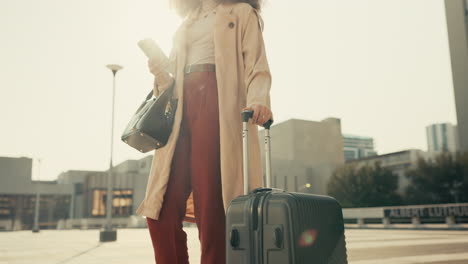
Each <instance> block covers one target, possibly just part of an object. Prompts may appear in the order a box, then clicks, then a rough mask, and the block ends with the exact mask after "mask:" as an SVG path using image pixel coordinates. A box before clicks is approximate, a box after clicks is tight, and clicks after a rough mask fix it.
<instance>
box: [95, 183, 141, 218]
mask: <svg viewBox="0 0 468 264" xmlns="http://www.w3.org/2000/svg"><path fill="white" fill-rule="evenodd" d="M106 194H107V190H105V189H95V190H93V205H92V210H91V215H92V216H105V215H106V202H107V196H106ZM132 205H133V190H129V189H127V190H114V191H113V193H112V215H113V216H129V215H131V214H132Z"/></svg>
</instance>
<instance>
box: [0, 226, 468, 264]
mask: <svg viewBox="0 0 468 264" xmlns="http://www.w3.org/2000/svg"><path fill="white" fill-rule="evenodd" d="M185 230H186V232H187V238H188V248H189V255H190V263H191V264H198V263H200V244H199V242H198V231H197V228H196V227H186V228H185ZM346 244H347V250H348V252H347V253H348V260H349V263H350V264H375V263H379V264H413V263H414V264H415V263H432V264H442V263H443V264H447V263H450V264H462V263H468V231H436V230H388V229H387V230H385V229H382V230H369V229H367V230H366V229H347V230H346ZM7 263H8V264H26V263H27V264H30V263H34V264H97V263H99V264H102V263H109V264H124V263H125V264H133V263H135V264H154V263H155V261H154V255H153V248H152V246H151V239H150V236H149V231H148V229H146V228H143V229H118V230H117V241H115V242H108V243H100V242H99V230H97V229H96V230H42V231H41V232H39V233H32V232H31V231H16V232H0V264H7ZM285 264H287V263H285Z"/></svg>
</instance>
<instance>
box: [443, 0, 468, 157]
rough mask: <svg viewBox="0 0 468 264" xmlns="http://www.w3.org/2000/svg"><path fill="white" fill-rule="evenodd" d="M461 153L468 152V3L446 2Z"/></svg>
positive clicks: (463, 0)
mask: <svg viewBox="0 0 468 264" xmlns="http://www.w3.org/2000/svg"><path fill="white" fill-rule="evenodd" d="M445 13H446V18H447V31H448V41H449V47H450V58H451V65H452V79H453V89H454V94H455V107H456V111H457V123H458V124H457V125H458V137H459V144H460V150H461V151H468V104H467V101H468V1H467V0H445Z"/></svg>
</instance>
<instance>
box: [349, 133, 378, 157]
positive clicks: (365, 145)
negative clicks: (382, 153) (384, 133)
mask: <svg viewBox="0 0 468 264" xmlns="http://www.w3.org/2000/svg"><path fill="white" fill-rule="evenodd" d="M343 153H344V158H345V160H346V161H348V160H353V159H360V158H365V157H371V156H376V155H377V152H376V151H375V150H374V139H373V138H371V137H363V136H356V135H349V134H343Z"/></svg>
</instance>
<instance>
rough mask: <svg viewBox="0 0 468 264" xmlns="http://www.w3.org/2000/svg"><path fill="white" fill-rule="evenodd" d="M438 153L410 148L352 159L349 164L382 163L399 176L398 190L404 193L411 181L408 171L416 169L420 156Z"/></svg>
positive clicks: (372, 164) (425, 157) (432, 156)
mask: <svg viewBox="0 0 468 264" xmlns="http://www.w3.org/2000/svg"><path fill="white" fill-rule="evenodd" d="M435 155H436V153H429V152H425V151H422V150H419V149H409V150H404V151H398V152H392V153H387V154H383V155H379V156H373V157H367V158H362V159H358V160H350V161H348V162H347V164H356V165H357V166H358V167H359V166H374V165H375V163H377V162H378V163H380V165H381V166H382V167H383V168H388V169H390V170H391V171H392V172H393V173H394V174H396V175H397V176H398V192H399V193H401V194H403V193H404V191H405V189H406V187H408V185H409V184H410V181H409V180H408V179H407V178H406V172H407V171H408V170H410V169H415V168H416V167H417V163H418V160H419V158H423V159H426V160H427V159H429V158H434V157H435Z"/></svg>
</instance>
